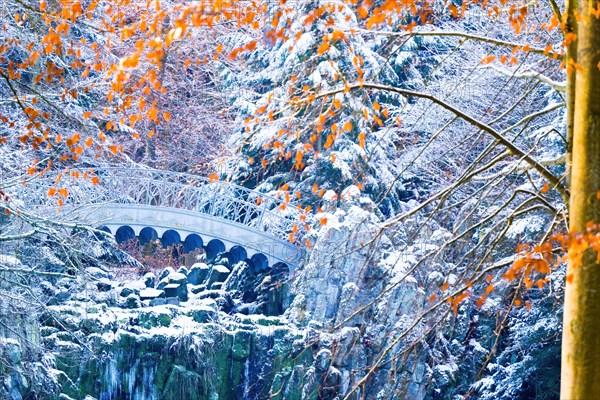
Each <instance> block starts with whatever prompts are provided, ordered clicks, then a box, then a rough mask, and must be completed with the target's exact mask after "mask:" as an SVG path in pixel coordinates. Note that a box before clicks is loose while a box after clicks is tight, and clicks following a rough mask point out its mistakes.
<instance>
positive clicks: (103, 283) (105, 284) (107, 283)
mask: <svg viewBox="0 0 600 400" xmlns="http://www.w3.org/2000/svg"><path fill="white" fill-rule="evenodd" d="M96 287H97V288H98V291H100V292H108V291H109V290H111V289H112V281H111V280H110V279H108V278H102V279H100V280H99V281H98V283H96Z"/></svg>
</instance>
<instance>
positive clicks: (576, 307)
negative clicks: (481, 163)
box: [561, 1, 600, 399]
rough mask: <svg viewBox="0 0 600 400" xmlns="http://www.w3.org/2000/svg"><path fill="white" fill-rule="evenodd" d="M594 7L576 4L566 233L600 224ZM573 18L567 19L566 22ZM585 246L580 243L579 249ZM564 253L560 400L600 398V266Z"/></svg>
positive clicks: (598, 35)
mask: <svg viewBox="0 0 600 400" xmlns="http://www.w3.org/2000/svg"><path fill="white" fill-rule="evenodd" d="M598 4H599V3H598V2H597V1H580V2H579V7H578V11H579V15H580V19H579V20H580V22H579V24H578V25H579V26H578V29H577V64H578V65H577V68H576V72H575V71H573V72H572V73H576V83H575V93H574V98H575V101H574V110H573V113H574V119H573V122H574V129H573V144H572V148H573V156H572V168H571V200H570V204H569V218H570V221H569V229H570V231H571V233H572V234H577V233H578V232H584V231H585V230H586V227H587V226H589V225H588V224H589V223H590V222H593V223H597V222H598V221H600V202H599V197H600V196H598V193H600V90H598V85H599V84H600V69H599V66H600V64H599V63H598V62H599V61H600V50H599V49H600V21H599V20H598V18H597V15H598V14H597V11H596V10H597V6H598ZM571 17H572V16H571ZM585 245H586V244H585V243H584V246H585ZM578 254H579V249H577V248H571V249H570V250H569V256H570V257H569V266H568V274H567V285H566V290H565V303H564V307H565V308H564V324H563V348H562V384H561V398H565V399H592V398H595V397H597V396H598V393H600V379H598V377H599V376H600V357H599V356H598V354H597V351H598V348H599V347H600V335H598V332H599V331H600V263H599V262H598V257H597V254H594V253H593V252H592V251H591V250H589V251H587V252H586V253H585V254H584V255H583V258H582V259H579V258H578V257H577V255H578Z"/></svg>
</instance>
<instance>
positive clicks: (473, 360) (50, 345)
mask: <svg viewBox="0 0 600 400" xmlns="http://www.w3.org/2000/svg"><path fill="white" fill-rule="evenodd" d="M357 204H358V205H357ZM371 208H372V203H370V202H369V201H368V200H364V199H363V201H362V202H361V201H355V202H353V203H342V204H341V207H339V208H337V209H335V210H332V211H331V212H330V213H328V214H326V217H327V218H328V223H327V224H326V225H325V226H323V227H322V228H321V230H320V231H319V232H318V233H317V234H315V235H314V236H313V237H311V238H309V239H310V240H311V241H312V244H313V247H312V250H311V251H310V252H308V253H307V255H306V258H305V260H304V262H303V265H302V267H301V268H300V269H299V270H298V271H296V272H295V273H294V274H293V275H292V276H288V275H287V273H288V271H287V270H286V269H285V268H282V267H281V266H279V267H277V268H274V269H273V268H271V269H261V270H258V269H256V268H255V267H253V266H251V265H249V264H247V263H246V262H244V261H241V262H238V263H236V264H234V265H230V264H229V261H228V259H227V257H225V256H223V257H217V258H216V259H215V260H213V261H211V262H210V263H207V262H198V263H196V264H194V265H192V266H191V267H189V268H186V267H181V268H178V269H177V270H175V269H173V268H165V269H164V270H162V271H160V273H159V274H157V275H154V274H152V273H148V274H146V275H144V276H143V277H141V278H139V279H133V280H131V279H130V280H127V279H125V280H123V279H120V280H119V279H116V278H115V277H114V276H113V275H112V274H111V273H110V272H107V271H106V270H103V269H101V268H97V267H89V268H87V269H86V270H85V273H84V274H82V275H81V276H79V277H78V278H77V279H73V280H64V279H62V280H52V279H48V280H45V281H43V282H41V283H40V289H41V290H42V291H43V293H44V294H45V296H47V299H48V301H47V304H48V305H47V307H46V308H45V310H44V311H43V312H42V313H41V315H39V318H38V320H37V322H36V320H35V318H34V319H33V320H32V318H31V316H28V317H27V318H28V319H27V320H28V321H30V322H29V325H27V324H24V323H22V321H21V322H19V323H18V324H16V325H18V326H21V327H25V326H28V327H29V328H28V329H29V331H28V332H29V333H28V334H27V335H24V334H21V335H16V337H18V338H21V339H22V338H23V337H30V338H31V340H30V342H33V341H35V342H36V343H35V344H36V345H37V346H39V347H37V348H38V349H39V351H40V352H42V353H40V354H37V355H36V354H25V355H24V354H23V353H27V352H29V353H31V351H30V350H24V349H30V348H31V343H26V342H24V341H23V340H20V341H19V340H14V339H10V340H5V341H4V342H2V346H1V348H0V350H1V354H2V356H1V359H2V362H3V365H4V366H5V371H4V374H3V385H2V387H1V388H0V398H3V399H4V398H6V399H24V398H25V399H26V398H30V399H36V398H39V399H63V400H68V399H86V400H91V399H96V400H117V399H136V400H153V399H166V400H170V399H173V400H175V399H177V400H179V399H244V400H250V399H252V400H254V399H267V398H272V399H280V400H301V399H315V400H317V399H342V398H348V399H362V398H367V399H388V398H398V397H400V398H410V399H416V400H418V399H424V398H432V399H438V398H439V399H446V398H448V399H450V398H459V397H455V396H465V395H468V396H471V397H472V398H478V397H482V398H494V395H493V394H494V393H496V394H498V393H501V392H502V391H503V390H504V391H505V389H503V388H504V386H502V385H504V384H506V385H509V386H510V384H512V386H511V387H510V390H513V392H511V393H513V394H514V396H516V397H519V396H521V395H522V394H523V393H534V396H533V397H531V398H538V397H539V396H538V394H536V393H538V392H539V391H538V392H536V390H537V389H536V388H539V387H541V386H540V384H541V383H540V381H541V382H543V381H544V379H548V380H552V379H553V378H552V376H554V375H556V374H554V372H556V370H557V367H556V366H554V367H553V366H549V367H548V366H546V368H547V369H546V372H545V373H544V374H541V373H540V372H539V371H541V369H540V368H537V367H536V364H535V363H534V362H532V358H531V357H533V356H535V357H539V358H540V359H542V360H554V359H555V358H553V356H552V354H555V353H557V352H556V350H557V348H558V347H557V342H556V339H555V338H556V331H557V329H559V328H557V327H559V324H558V322H557V320H559V319H560V316H559V315H556V314H553V313H554V310H555V308H556V307H555V306H554V305H552V304H550V303H549V302H548V300H547V299H543V302H544V303H543V304H545V305H544V308H541V306H540V308H536V309H535V311H536V313H537V314H536V315H538V317H539V318H542V319H543V320H544V321H546V323H544V324H543V326H537V325H536V326H537V328H535V329H531V330H529V331H528V330H527V329H525V328H524V324H518V323H516V322H515V321H517V320H509V321H508V322H506V325H507V330H506V331H505V333H503V334H502V337H499V341H498V343H496V344H494V340H496V336H495V333H494V332H495V330H496V329H497V323H496V322H497V318H498V315H497V314H496V311H497V309H496V307H497V306H498V307H500V306H501V305H499V304H496V305H494V306H493V307H492V306H489V307H483V308H482V309H481V310H478V311H477V312H475V309H474V308H473V307H471V306H469V305H468V304H465V305H463V306H461V307H460V309H457V315H453V314H452V313H449V312H448V308H447V307H446V308H441V307H440V310H442V311H443V312H440V313H439V314H435V313H436V312H438V311H435V310H434V311H427V310H429V308H428V306H429V305H430V304H431V302H430V299H428V298H427V295H426V293H430V292H431V291H432V288H436V287H439V286H440V285H442V283H443V282H445V281H452V277H451V276H443V275H442V274H441V271H443V270H444V266H439V265H436V264H431V265H429V266H427V268H424V269H425V270H428V271H429V273H428V274H425V275H423V276H420V275H417V274H415V273H414V272H413V271H414V269H415V266H417V265H419V261H418V260H421V259H422V258H423V256H424V255H427V254H428V253H429V252H431V251H434V250H435V248H436V246H435V244H436V241H438V240H439V239H440V237H443V236H444V235H445V233H444V231H443V230H441V229H439V227H436V226H435V225H431V226H429V227H428V228H427V229H428V230H427V231H426V232H425V234H423V235H422V238H423V239H422V240H421V241H420V242H419V244H418V245H414V246H412V247H409V248H408V250H406V247H403V248H404V250H403V252H398V251H395V250H394V249H395V244H396V243H397V242H398V241H402V240H403V239H402V238H403V237H404V236H405V235H406V233H405V232H401V231H398V230H397V231H394V232H393V234H394V236H392V237H391V238H390V237H385V236H381V235H378V232H377V231H376V230H374V229H373V227H375V226H377V224H376V223H377V221H376V219H375V217H374V216H373V213H371V212H370V211H371ZM406 229H410V227H407V228H406ZM374 249H376V251H375V250H374ZM540 301H542V300H540ZM540 304H542V303H540ZM531 315H532V314H529V317H528V316H527V315H521V316H520V317H519V318H521V319H522V320H523V321H524V320H527V318H529V319H531ZM23 318H24V317H23ZM32 321H33V322H32ZM533 325H535V324H533ZM538 325H539V324H538ZM553 332H554V333H553ZM549 335H554V336H551V337H553V338H554V339H552V340H550V341H545V342H544V340H547V339H546V338H548V337H549ZM524 341H525V342H527V343H529V346H530V347H529V349H527V350H523V349H522V348H521V347H519V345H520V343H524ZM494 345H495V346H496V351H497V352H498V354H499V356H498V357H497V359H494V361H495V360H497V363H493V362H491V363H490V362H489V361H490V360H492V359H489V358H488V357H489V354H490V352H489V348H492V347H493V346H494ZM530 349H531V350H530ZM482 365H487V366H488V368H487V371H489V372H486V371H485V370H481V367H482ZM515 365H518V366H520V367H519V368H521V369H519V370H518V371H517V370H515V369H514V368H512V367H511V366H515ZM476 381H477V384H476V385H473V386H472V383H473V382H476ZM515 382H520V383H519V384H518V385H517V384H515ZM542 386H543V385H542ZM546 387H553V386H552V384H551V383H549V385H547V386H546ZM506 390H508V389H506ZM539 393H541V392H539ZM486 396H487V397H486ZM514 396H513V398H514ZM461 398H462V397H461ZM539 398H542V397H539Z"/></svg>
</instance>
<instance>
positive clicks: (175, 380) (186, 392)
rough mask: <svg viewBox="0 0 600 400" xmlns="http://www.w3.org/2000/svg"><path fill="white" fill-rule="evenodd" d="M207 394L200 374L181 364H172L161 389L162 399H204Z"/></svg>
mask: <svg viewBox="0 0 600 400" xmlns="http://www.w3.org/2000/svg"><path fill="white" fill-rule="evenodd" d="M207 395H208V390H206V382H204V379H203V378H202V376H200V375H198V374H197V373H195V372H193V371H190V370H188V369H186V368H185V367H182V366H181V365H174V366H173V369H172V370H171V373H170V374H169V378H168V380H167V383H166V385H165V388H164V389H163V391H162V399H163V400H181V399H204V398H206V397H207Z"/></svg>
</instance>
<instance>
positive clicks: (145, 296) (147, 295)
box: [140, 288, 165, 301]
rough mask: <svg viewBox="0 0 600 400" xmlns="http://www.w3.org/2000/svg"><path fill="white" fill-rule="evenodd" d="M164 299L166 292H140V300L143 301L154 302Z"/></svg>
mask: <svg viewBox="0 0 600 400" xmlns="http://www.w3.org/2000/svg"><path fill="white" fill-rule="evenodd" d="M164 297H165V291H164V290H158V289H152V288H150V289H144V290H140V300H142V301H144V300H153V299H158V298H164Z"/></svg>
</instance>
